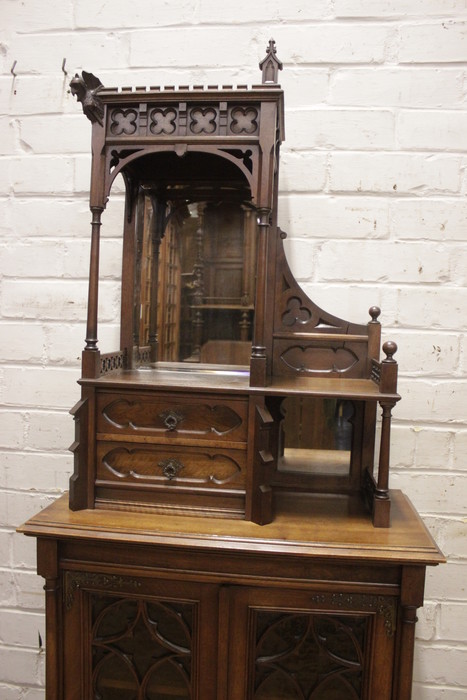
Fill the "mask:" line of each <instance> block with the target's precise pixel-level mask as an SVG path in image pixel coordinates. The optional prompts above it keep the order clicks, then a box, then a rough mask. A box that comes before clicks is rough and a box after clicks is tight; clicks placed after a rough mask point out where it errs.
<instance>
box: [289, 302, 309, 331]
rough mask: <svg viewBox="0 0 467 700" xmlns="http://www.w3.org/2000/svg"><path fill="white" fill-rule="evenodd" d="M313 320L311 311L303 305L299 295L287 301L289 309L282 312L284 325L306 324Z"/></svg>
mask: <svg viewBox="0 0 467 700" xmlns="http://www.w3.org/2000/svg"><path fill="white" fill-rule="evenodd" d="M310 320H311V311H310V310H309V309H307V308H306V307H305V306H302V301H301V299H299V298H298V297H291V298H290V299H289V301H288V303H287V309H286V310H285V311H284V313H283V314H282V323H283V324H284V326H294V325H295V324H296V323H300V324H304V323H308V322H309V321H310Z"/></svg>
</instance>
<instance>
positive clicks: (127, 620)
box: [91, 595, 196, 700]
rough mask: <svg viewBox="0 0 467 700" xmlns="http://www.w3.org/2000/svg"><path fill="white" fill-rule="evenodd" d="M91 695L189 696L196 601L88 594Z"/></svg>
mask: <svg viewBox="0 0 467 700" xmlns="http://www.w3.org/2000/svg"><path fill="white" fill-rule="evenodd" d="M91 615H92V632H91V666H92V668H91V679H92V680H91V682H92V693H93V695H92V697H93V698H99V700H124V699H125V700H126V699H128V698H130V697H131V698H147V699H148V700H149V698H154V699H155V698H166V697H177V698H180V699H181V700H183V699H189V698H191V697H192V680H191V676H192V663H193V661H192V655H193V626H194V624H195V623H194V620H195V615H196V604H193V603H183V602H167V601H158V600H141V599H137V600H135V599H117V600H115V598H112V597H111V596H96V595H94V596H93V597H92V609H91Z"/></svg>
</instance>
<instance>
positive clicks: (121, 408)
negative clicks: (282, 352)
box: [97, 393, 248, 442]
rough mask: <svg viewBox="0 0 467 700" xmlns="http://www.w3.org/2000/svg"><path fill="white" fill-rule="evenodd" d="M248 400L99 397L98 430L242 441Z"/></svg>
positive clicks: (132, 396)
mask: <svg viewBox="0 0 467 700" xmlns="http://www.w3.org/2000/svg"><path fill="white" fill-rule="evenodd" d="M247 429H248V401H247V400H246V399H241V398H240V399H239V398H234V397H232V398H225V399H224V398H220V397H216V396H214V397H213V396H204V395H202V394H198V395H192V396H181V397H179V398H178V397H174V396H173V394H158V395H156V396H144V395H141V394H139V395H135V394H129V393H128V394H110V393H104V394H98V397H97V431H98V433H101V434H107V433H108V434H111V435H145V436H148V437H151V436H152V437H158V438H164V437H167V438H168V439H170V440H173V439H174V438H177V437H178V438H189V439H194V440H211V441H212V440H216V441H221V442H222V441H226V442H245V441H246V439H247Z"/></svg>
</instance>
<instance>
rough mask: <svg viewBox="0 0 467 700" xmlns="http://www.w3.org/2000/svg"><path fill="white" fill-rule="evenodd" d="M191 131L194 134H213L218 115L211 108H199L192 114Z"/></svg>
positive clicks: (192, 111) (193, 110)
mask: <svg viewBox="0 0 467 700" xmlns="http://www.w3.org/2000/svg"><path fill="white" fill-rule="evenodd" d="M190 117H191V123H190V129H191V131H192V132H193V133H194V134H213V133H214V132H215V130H216V117H217V113H216V111H215V110H214V109H212V108H211V107H197V108H196V109H192V110H191V112H190Z"/></svg>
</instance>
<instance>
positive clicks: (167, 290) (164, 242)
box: [134, 192, 256, 365]
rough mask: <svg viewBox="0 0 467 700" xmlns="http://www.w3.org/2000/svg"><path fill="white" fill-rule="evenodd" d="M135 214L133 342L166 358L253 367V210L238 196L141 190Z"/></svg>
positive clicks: (166, 359) (159, 359) (254, 252)
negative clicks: (196, 197) (192, 197)
mask: <svg viewBox="0 0 467 700" xmlns="http://www.w3.org/2000/svg"><path fill="white" fill-rule="evenodd" d="M213 194H214V193H213ZM137 212H138V214H137V216H138V222H137V256H136V259H137V270H136V279H137V284H136V289H135V306H134V308H135V319H134V328H135V337H134V342H135V345H139V346H148V345H151V346H152V347H155V348H156V352H155V358H154V359H155V360H157V361H161V362H184V363H214V364H227V365H249V362H250V354H251V342H252V333H253V313H254V299H255V274H256V270H255V268H256V218H255V212H254V209H253V208H252V207H251V205H250V204H249V203H248V202H244V201H240V200H239V199H238V198H237V199H235V198H233V197H230V198H229V197H227V198H223V199H219V198H216V197H214V196H213V197H210V198H206V199H203V200H202V201H193V202H190V201H187V200H186V199H181V200H179V201H177V200H174V201H167V199H164V198H161V197H158V196H157V195H155V194H154V193H153V192H150V193H144V192H143V193H142V194H141V196H140V201H139V206H138V209H137Z"/></svg>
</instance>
